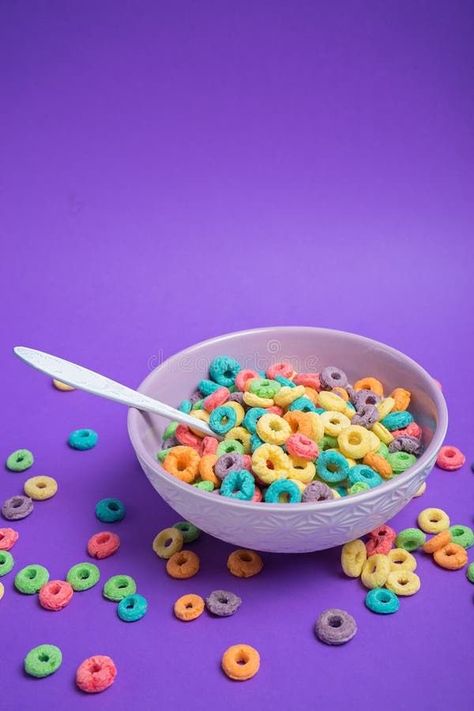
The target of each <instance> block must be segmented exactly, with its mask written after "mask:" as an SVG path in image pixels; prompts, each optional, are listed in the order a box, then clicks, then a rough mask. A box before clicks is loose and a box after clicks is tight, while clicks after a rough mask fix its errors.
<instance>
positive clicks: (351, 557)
mask: <svg viewBox="0 0 474 711" xmlns="http://www.w3.org/2000/svg"><path fill="white" fill-rule="evenodd" d="M366 560H367V549H366V547H365V543H364V541H362V540H361V539H360V538H357V539H356V540H355V541H349V543H345V544H344V545H343V546H342V551H341V565H342V569H343V571H344V573H345V574H346V575H348V576H349V578H358V577H359V576H360V574H361V573H362V569H363V567H364V565H365V562H366Z"/></svg>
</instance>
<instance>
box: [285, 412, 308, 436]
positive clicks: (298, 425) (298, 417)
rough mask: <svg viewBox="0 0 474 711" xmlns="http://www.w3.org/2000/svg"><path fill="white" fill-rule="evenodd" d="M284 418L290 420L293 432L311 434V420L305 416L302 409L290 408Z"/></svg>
mask: <svg viewBox="0 0 474 711" xmlns="http://www.w3.org/2000/svg"><path fill="white" fill-rule="evenodd" d="M283 419H284V420H286V421H287V422H288V424H289V425H290V428H291V432H292V434H304V435H306V437H310V436H311V430H312V428H311V422H310V420H308V418H306V417H305V413H304V412H301V411H300V410H290V411H289V412H287V413H285V414H284V415H283Z"/></svg>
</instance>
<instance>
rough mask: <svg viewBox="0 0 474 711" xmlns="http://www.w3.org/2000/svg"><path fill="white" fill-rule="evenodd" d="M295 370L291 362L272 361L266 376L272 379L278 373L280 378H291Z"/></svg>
mask: <svg viewBox="0 0 474 711" xmlns="http://www.w3.org/2000/svg"><path fill="white" fill-rule="evenodd" d="M294 374H295V371H294V369H293V366H292V365H291V363H284V362H282V363H274V364H273V365H271V366H270V367H269V368H268V370H267V378H270V380H274V379H275V376H276V375H280V376H281V377H282V378H289V379H290V380H291V379H292V378H293V376H294Z"/></svg>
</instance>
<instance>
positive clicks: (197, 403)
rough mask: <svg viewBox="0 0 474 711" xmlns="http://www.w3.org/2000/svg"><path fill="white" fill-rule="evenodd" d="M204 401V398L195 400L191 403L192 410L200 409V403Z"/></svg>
mask: <svg viewBox="0 0 474 711" xmlns="http://www.w3.org/2000/svg"><path fill="white" fill-rule="evenodd" d="M203 402H204V398H203V399H202V400H196V402H195V403H194V405H193V410H202V403H203Z"/></svg>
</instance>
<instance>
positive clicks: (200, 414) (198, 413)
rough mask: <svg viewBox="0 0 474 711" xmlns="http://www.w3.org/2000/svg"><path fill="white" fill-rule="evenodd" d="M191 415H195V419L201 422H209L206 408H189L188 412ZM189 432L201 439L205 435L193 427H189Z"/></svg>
mask: <svg viewBox="0 0 474 711" xmlns="http://www.w3.org/2000/svg"><path fill="white" fill-rule="evenodd" d="M189 414H190V415H191V417H195V418H196V420H201V421H202V422H209V413H208V412H206V410H191V412H190V413H189ZM189 429H190V430H191V432H192V433H193V434H195V435H197V437H201V439H202V438H203V437H204V436H205V435H204V432H200V431H199V430H195V429H194V427H191V426H190V427H189Z"/></svg>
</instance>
